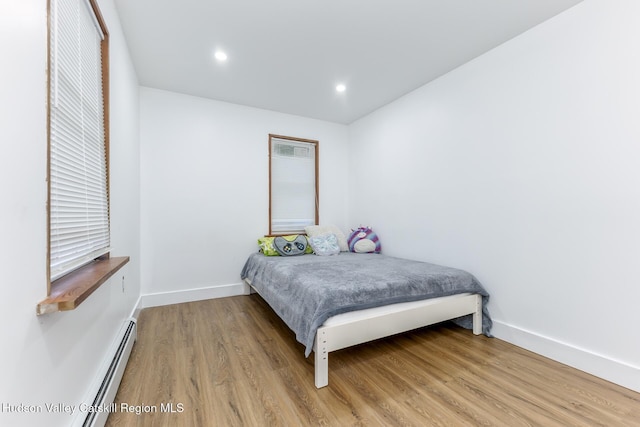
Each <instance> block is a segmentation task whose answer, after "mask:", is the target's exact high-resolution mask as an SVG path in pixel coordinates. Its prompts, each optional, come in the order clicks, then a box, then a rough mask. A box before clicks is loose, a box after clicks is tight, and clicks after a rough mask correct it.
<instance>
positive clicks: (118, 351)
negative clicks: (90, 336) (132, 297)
mask: <svg viewBox="0 0 640 427" xmlns="http://www.w3.org/2000/svg"><path fill="white" fill-rule="evenodd" d="M135 341H136V320H135V319H134V318H129V319H127V320H126V321H125V322H124V325H123V326H122V329H121V330H120V332H119V334H118V335H117V336H116V339H115V340H114V342H113V345H112V348H111V349H110V352H109V353H108V354H113V359H111V361H109V360H108V359H107V360H106V361H105V363H104V366H103V372H104V377H101V376H98V380H96V382H95V384H94V385H93V387H92V390H94V391H95V394H94V392H93V391H92V392H91V393H90V394H89V396H88V397H87V399H85V400H86V402H85V403H84V406H85V407H92V408H109V406H110V405H111V404H112V403H113V401H114V399H115V397H116V392H117V391H118V387H119V386H120V381H121V380H122V376H123V374H124V369H125V368H126V366H127V361H128V360H129V356H130V355H131V350H132V348H133V344H134V343H135ZM109 413H110V412H109V411H107V410H96V411H81V412H79V413H78V417H77V418H76V420H75V423H74V424H73V425H74V427H80V426H82V427H102V426H104V425H105V423H106V422H107V418H108V417H109Z"/></svg>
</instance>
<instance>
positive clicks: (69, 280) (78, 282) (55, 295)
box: [36, 256, 129, 315]
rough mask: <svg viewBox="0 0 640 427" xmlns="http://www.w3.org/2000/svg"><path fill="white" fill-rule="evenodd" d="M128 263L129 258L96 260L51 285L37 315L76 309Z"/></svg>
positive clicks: (39, 305) (38, 308)
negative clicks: (49, 291)
mask: <svg viewBox="0 0 640 427" xmlns="http://www.w3.org/2000/svg"><path fill="white" fill-rule="evenodd" d="M128 262H129V257H128V256H124V257H113V258H104V259H97V260H95V261H93V262H91V263H89V264H87V265H85V266H84V267H81V268H79V269H77V270H75V271H73V272H71V273H69V274H67V275H66V276H63V277H61V278H59V279H58V280H56V281H54V282H53V283H52V284H51V293H50V294H49V296H48V297H47V298H46V299H44V300H42V301H40V302H39V303H38V306H37V307H36V313H37V314H38V315H41V314H47V313H55V312H57V311H68V310H74V309H76V308H77V307H78V306H79V305H80V303H82V301H84V300H85V299H87V297H88V296H89V295H91V294H92V293H93V291H95V290H96V289H98V288H99V287H100V285H102V284H103V283H104V282H106V281H107V280H108V279H109V278H110V277H111V276H113V275H114V274H115V273H116V272H117V271H118V270H120V268H122V267H123V266H124V265H125V264H126V263H128Z"/></svg>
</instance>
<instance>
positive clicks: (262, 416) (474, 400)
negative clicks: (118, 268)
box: [107, 294, 640, 426]
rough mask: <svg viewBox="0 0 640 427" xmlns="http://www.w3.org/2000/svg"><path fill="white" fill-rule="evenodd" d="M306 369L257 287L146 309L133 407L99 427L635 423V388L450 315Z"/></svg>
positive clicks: (124, 387) (134, 361)
mask: <svg viewBox="0 0 640 427" xmlns="http://www.w3.org/2000/svg"><path fill="white" fill-rule="evenodd" d="M313 375H314V370H313V354H312V355H311V356H310V357H309V358H307V359H305V358H304V348H303V346H302V345H301V344H299V343H298V342H297V341H296V340H295V336H294V334H293V333H292V332H291V331H290V330H289V329H288V327H287V326H286V325H285V324H284V323H283V322H282V321H281V320H280V318H278V317H277V316H276V315H275V314H274V313H273V311H272V310H271V309H270V308H269V306H268V305H267V304H266V303H265V302H264V301H263V300H262V299H261V298H260V296H258V295H257V294H253V295H250V296H237V297H230V298H221V299H214V300H208V301H199V302H193V303H186V304H177V305H171V306H164V307H155V308H149V309H145V310H143V311H142V313H141V314H140V317H139V320H138V341H137V342H136V344H135V346H134V348H133V352H132V354H131V358H130V359H129V363H128V365H127V369H126V371H125V374H124V378H123V380H122V383H121V385H120V389H119V391H118V394H117V396H116V408H120V407H121V406H120V405H122V404H126V405H129V406H128V407H129V409H130V410H133V411H134V412H122V411H118V412H112V413H111V414H110V416H109V419H108V421H107V426H306V425H326V426H360V425H371V426H640V394H639V393H635V392H633V391H630V390H628V389H625V388H623V387H620V386H617V385H614V384H611V383H609V382H607V381H604V380H602V379H599V378H596V377H593V376H591V375H588V374H585V373H583V372H581V371H578V370H576V369H573V368H570V367H568V366H565V365H562V364H560V363H557V362H553V361H551V360H549V359H546V358H544V357H542V356H539V355H536V354H534V353H531V352H528V351H526V350H523V349H521V348H518V347H515V346H513V345H511V344H508V343H506V342H504V341H501V340H499V339H497V338H487V337H484V336H474V335H473V334H472V333H471V331H468V330H465V329H461V328H458V327H457V326H454V325H450V324H441V325H435V326H431V327H427V328H422V329H418V330H416V331H413V332H409V333H405V334H401V335H397V336H394V337H390V338H386V339H381V340H378V341H375V342H371V343H367V344H362V345H359V346H355V347H351V348H348V349H344V350H340V351H337V352H334V353H331V354H330V356H329V386H328V387H325V388H322V389H316V388H315V386H314V378H313ZM154 408H155V409H154ZM170 409H173V412H171V410H170ZM135 411H137V412H138V413H136V412H135Z"/></svg>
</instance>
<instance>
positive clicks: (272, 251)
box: [258, 234, 313, 256]
mask: <svg viewBox="0 0 640 427" xmlns="http://www.w3.org/2000/svg"><path fill="white" fill-rule="evenodd" d="M298 236H300V234H291V235H289V236H278V237H283V238H285V239H286V240H287V241H290V242H292V241H294V240H295V239H296V238H297V237H298ZM302 237H303V238H305V237H304V236H302ZM275 239H276V238H275V237H274V236H268V237H267V236H265V237H260V238H259V239H258V246H259V247H260V252H262V253H263V254H264V255H265V256H279V255H280V253H278V250H277V249H276V247H275V246H274V244H273V242H274V240H275ZM305 240H306V238H305ZM304 253H305V254H311V253H313V249H311V246H309V245H307V246H306V248H305V250H304Z"/></svg>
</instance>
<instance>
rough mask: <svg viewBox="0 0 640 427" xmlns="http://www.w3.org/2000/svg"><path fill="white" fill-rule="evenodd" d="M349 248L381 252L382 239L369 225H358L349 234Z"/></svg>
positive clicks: (358, 251)
mask: <svg viewBox="0 0 640 427" xmlns="http://www.w3.org/2000/svg"><path fill="white" fill-rule="evenodd" d="M348 243H349V250H350V251H351V252H357V253H371V252H374V253H377V254H379V253H380V249H381V248H380V239H378V235H377V234H376V233H375V232H374V231H373V230H372V229H371V228H369V227H358V228H356V229H355V230H351V234H349V239H348Z"/></svg>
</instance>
